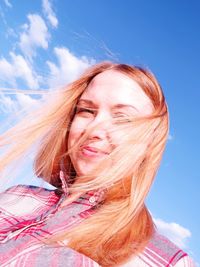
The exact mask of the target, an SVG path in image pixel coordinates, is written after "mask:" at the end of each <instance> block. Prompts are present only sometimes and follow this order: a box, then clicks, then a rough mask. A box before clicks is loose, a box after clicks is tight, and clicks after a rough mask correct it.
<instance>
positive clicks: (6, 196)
mask: <svg viewBox="0 0 200 267" xmlns="http://www.w3.org/2000/svg"><path fill="white" fill-rule="evenodd" d="M58 199H59V197H58V196H57V195H56V194H55V191H54V190H49V189H45V188H41V187H37V186H32V185H17V186H13V187H10V188H8V189H7V190H6V191H4V192H2V193H0V210H1V212H4V213H7V214H10V215H16V216H23V215H26V214H29V213H32V212H34V211H36V210H40V209H42V208H45V207H50V206H52V205H53V204H55V203H56V202H57V201H58Z"/></svg>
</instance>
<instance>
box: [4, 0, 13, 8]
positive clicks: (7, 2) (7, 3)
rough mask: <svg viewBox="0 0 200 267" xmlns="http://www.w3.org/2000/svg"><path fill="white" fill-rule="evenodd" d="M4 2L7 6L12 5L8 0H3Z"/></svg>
mask: <svg viewBox="0 0 200 267" xmlns="http://www.w3.org/2000/svg"><path fill="white" fill-rule="evenodd" d="M4 3H5V4H6V6H7V7H10V8H11V7H12V4H11V3H10V2H9V0H4Z"/></svg>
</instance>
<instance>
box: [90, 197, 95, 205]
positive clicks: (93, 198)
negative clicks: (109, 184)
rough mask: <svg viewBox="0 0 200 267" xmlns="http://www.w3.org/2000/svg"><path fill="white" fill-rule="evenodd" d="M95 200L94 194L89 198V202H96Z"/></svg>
mask: <svg viewBox="0 0 200 267" xmlns="http://www.w3.org/2000/svg"><path fill="white" fill-rule="evenodd" d="M95 201H96V198H95V197H94V196H92V197H90V198H89V202H90V203H91V204H94V203H95Z"/></svg>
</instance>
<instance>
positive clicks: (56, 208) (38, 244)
mask: <svg viewBox="0 0 200 267" xmlns="http://www.w3.org/2000/svg"><path fill="white" fill-rule="evenodd" d="M56 192H57V191H56V190H49V189H44V188H39V187H36V186H25V185H24V186H22V185H19V186H14V187H12V188H10V189H8V190H6V191H5V192H3V193H1V194H0V266H1V267H5V266H6V267H8V266H9V267H13V266H15V267H18V266H19V267H23V266H28V267H40V266H42V267H47V266H48V267H59V266H65V267H68V266H69V267H95V266H99V265H98V264H97V263H96V262H95V261H93V260H92V259H90V258H88V257H86V256H85V255H83V254H80V253H78V252H77V251H75V250H72V249H70V248H67V247H66V245H65V246H63V244H58V245H57V246H55V245H54V246H53V245H47V244H44V242H42V240H43V239H44V237H48V236H49V237H50V236H51V235H52V234H59V233H62V232H63V231H65V230H67V229H70V228H71V227H73V226H75V225H77V224H78V223H80V222H81V221H83V220H84V219H85V218H87V217H88V216H90V215H92V213H93V212H94V207H95V205H96V204H97V203H98V200H99V199H98V198H99V196H98V194H97V193H92V192H89V193H87V194H86V195H84V196H83V197H81V198H79V199H78V200H77V201H75V202H73V203H71V204H69V205H67V206H65V207H62V208H60V205H61V203H62V202H63V201H64V199H65V195H64V194H63V195H61V196H60V195H59V194H57V193H56ZM121 266H124V267H136V266H137V267H138V266H141V267H143V266H144V267H147V266H151V267H157V266H160V267H164V266H168V267H172V266H175V267H189V266H194V265H193V263H192V261H191V259H190V258H189V257H188V256H187V254H186V253H184V252H183V251H182V250H180V249H179V248H178V247H177V246H175V245H174V244H173V243H171V242H170V241H169V240H168V239H166V238H165V237H163V236H161V235H159V234H157V233H156V234H155V235H154V236H153V238H152V240H151V241H150V242H149V244H148V245H147V247H146V248H145V250H144V251H143V252H142V253H141V254H139V255H138V256H137V257H134V258H133V259H131V260H130V261H129V262H128V263H127V264H124V265H121Z"/></svg>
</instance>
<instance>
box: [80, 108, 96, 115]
mask: <svg viewBox="0 0 200 267" xmlns="http://www.w3.org/2000/svg"><path fill="white" fill-rule="evenodd" d="M76 113H91V114H94V110H93V109H89V108H81V107H77V109H76Z"/></svg>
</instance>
